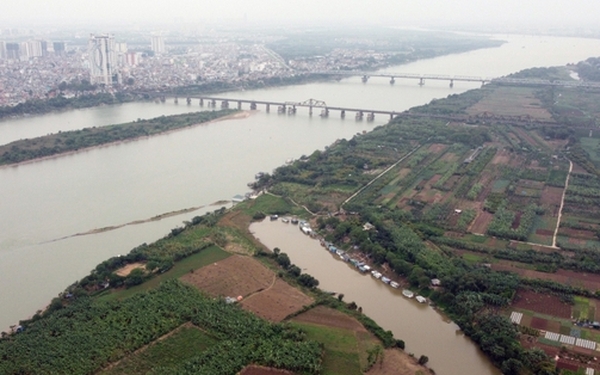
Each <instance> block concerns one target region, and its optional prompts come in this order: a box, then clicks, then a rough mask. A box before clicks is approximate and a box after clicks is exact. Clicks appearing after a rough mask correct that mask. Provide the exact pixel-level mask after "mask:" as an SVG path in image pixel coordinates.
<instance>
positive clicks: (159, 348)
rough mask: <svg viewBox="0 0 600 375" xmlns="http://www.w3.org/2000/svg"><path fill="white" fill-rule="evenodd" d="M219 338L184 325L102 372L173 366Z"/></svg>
mask: <svg viewBox="0 0 600 375" xmlns="http://www.w3.org/2000/svg"><path fill="white" fill-rule="evenodd" d="M216 343H217V340H216V339H215V338H213V337H211V336H209V335H207V334H206V333H204V332H203V331H201V330H200V329H198V328H196V327H193V326H184V327H182V328H181V329H178V330H177V331H175V333H173V334H172V335H171V336H169V337H167V338H165V339H164V340H160V341H158V342H155V343H153V344H151V345H150V346H148V347H147V348H146V349H145V350H141V351H139V352H137V353H135V354H133V355H131V356H129V357H126V358H125V359H124V360H122V361H120V362H119V363H118V364H117V365H116V366H114V367H112V368H110V369H108V370H106V371H102V372H100V374H102V375H117V374H127V375H136V374H146V373H148V372H149V371H150V370H152V369H153V368H155V367H159V366H173V365H177V364H178V363H180V362H183V361H185V360H188V359H190V358H193V357H194V356H196V355H198V354H199V353H201V352H203V351H204V350H206V349H208V348H209V347H211V346H212V345H214V344H216Z"/></svg>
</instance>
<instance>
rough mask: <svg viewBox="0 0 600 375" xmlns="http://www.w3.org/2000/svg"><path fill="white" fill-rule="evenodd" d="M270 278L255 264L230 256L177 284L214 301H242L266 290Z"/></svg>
mask: <svg viewBox="0 0 600 375" xmlns="http://www.w3.org/2000/svg"><path fill="white" fill-rule="evenodd" d="M240 270H243V272H240ZM274 278H275V274H274V273H273V272H272V271H271V270H269V269H268V268H267V267H265V266H263V265H262V264H260V262H258V261H257V260H255V259H252V258H250V257H246V256H241V255H234V256H231V257H229V258H227V259H225V260H222V261H220V262H217V263H213V264H211V265H208V266H206V267H202V268H200V269H198V270H195V271H194V272H193V273H192V272H190V273H187V274H186V275H184V276H182V277H181V280H182V281H183V282H186V283H188V284H191V285H193V286H195V287H196V288H198V289H200V290H202V291H204V292H206V293H208V294H210V295H211V296H214V297H217V296H231V297H237V296H242V297H246V296H248V295H250V294H252V293H256V292H257V291H260V290H262V289H266V288H267V287H269V285H271V283H272V282H273V279H274Z"/></svg>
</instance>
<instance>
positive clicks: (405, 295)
mask: <svg viewBox="0 0 600 375" xmlns="http://www.w3.org/2000/svg"><path fill="white" fill-rule="evenodd" d="M402 295H403V296H404V297H406V298H413V297H414V296H415V294H414V293H413V292H411V291H410V290H408V289H404V290H403V291H402Z"/></svg>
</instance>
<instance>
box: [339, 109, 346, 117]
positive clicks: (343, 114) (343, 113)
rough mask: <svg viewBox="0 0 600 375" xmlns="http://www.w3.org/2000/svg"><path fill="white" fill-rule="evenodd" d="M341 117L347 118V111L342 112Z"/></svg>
mask: <svg viewBox="0 0 600 375" xmlns="http://www.w3.org/2000/svg"><path fill="white" fill-rule="evenodd" d="M340 117H341V118H346V110H345V109H342V111H341V112H340Z"/></svg>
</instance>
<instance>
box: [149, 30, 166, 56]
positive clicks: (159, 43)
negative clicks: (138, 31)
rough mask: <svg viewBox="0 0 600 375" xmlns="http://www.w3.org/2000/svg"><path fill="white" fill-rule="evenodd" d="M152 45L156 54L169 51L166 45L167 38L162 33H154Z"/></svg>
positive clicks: (151, 39) (151, 38)
mask: <svg viewBox="0 0 600 375" xmlns="http://www.w3.org/2000/svg"><path fill="white" fill-rule="evenodd" d="M150 47H151V48H152V51H153V52H154V54H156V55H161V54H163V53H165V52H167V48H166V47H165V38H163V37H162V36H160V35H153V36H151V37H150Z"/></svg>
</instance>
